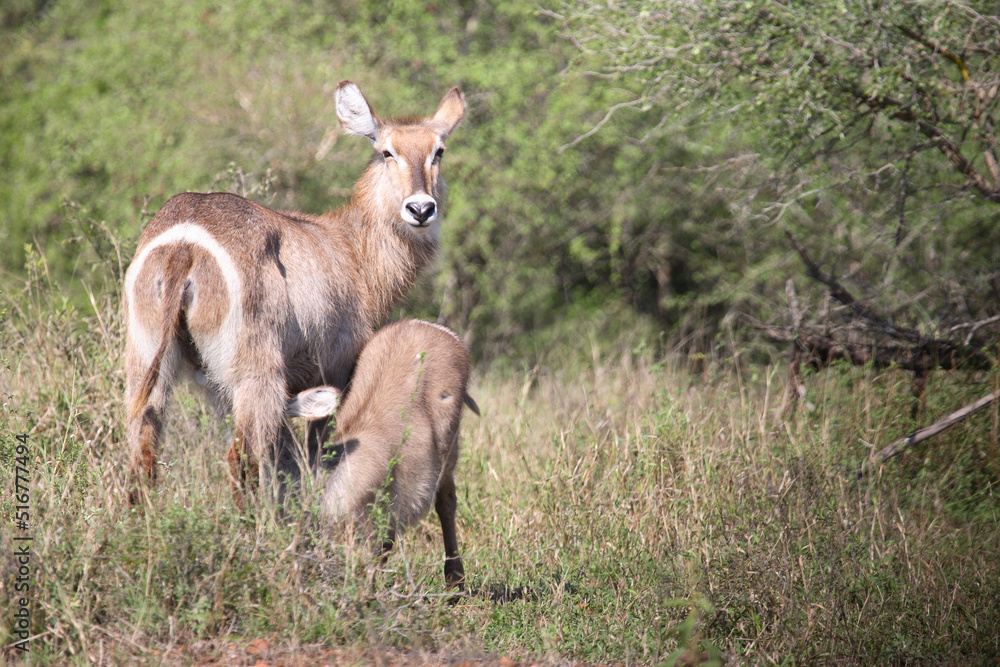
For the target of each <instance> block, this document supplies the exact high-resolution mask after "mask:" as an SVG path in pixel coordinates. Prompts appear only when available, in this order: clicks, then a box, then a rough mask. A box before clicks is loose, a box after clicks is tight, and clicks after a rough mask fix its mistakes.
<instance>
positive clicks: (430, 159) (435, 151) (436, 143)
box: [424, 137, 444, 169]
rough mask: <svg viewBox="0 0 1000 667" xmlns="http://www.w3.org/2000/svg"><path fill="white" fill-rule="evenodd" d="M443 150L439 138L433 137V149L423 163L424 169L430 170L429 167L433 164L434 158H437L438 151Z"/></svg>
mask: <svg viewBox="0 0 1000 667" xmlns="http://www.w3.org/2000/svg"><path fill="white" fill-rule="evenodd" d="M443 148H444V142H443V141H441V137H435V139H434V148H432V149H431V154H430V155H428V156H427V159H426V160H425V161H424V168H425V169H430V168H431V165H432V164H434V158H435V157H436V156H437V154H438V151H439V150H441V149H443Z"/></svg>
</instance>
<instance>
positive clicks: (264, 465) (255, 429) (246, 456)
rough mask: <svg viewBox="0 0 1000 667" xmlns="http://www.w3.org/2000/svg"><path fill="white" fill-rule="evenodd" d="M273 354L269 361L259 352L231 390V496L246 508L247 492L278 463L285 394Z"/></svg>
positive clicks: (283, 382)
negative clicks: (253, 362)
mask: <svg viewBox="0 0 1000 667" xmlns="http://www.w3.org/2000/svg"><path fill="white" fill-rule="evenodd" d="M265 349H267V348H265ZM275 356H276V359H274V360H271V361H272V363H271V364H268V363H267V359H266V357H265V356H264V355H260V356H258V358H257V359H255V360H254V361H255V364H256V367H255V368H254V372H253V373H248V375H247V376H246V377H245V378H244V380H243V381H242V382H241V383H240V385H239V386H238V387H237V389H236V391H234V392H233V433H234V435H235V437H234V438H233V444H232V446H231V447H230V448H229V456H228V459H229V471H230V474H231V475H232V484H233V499H234V500H235V501H236V505H237V506H238V507H240V508H241V509H245V508H246V501H247V496H248V494H249V495H256V491H257V489H258V488H260V486H261V485H263V484H264V483H265V482H266V481H267V479H266V477H267V475H266V474H265V473H266V472H271V473H274V472H275V466H276V464H277V461H276V460H275V454H276V453H277V445H278V443H277V440H278V435H279V432H280V429H281V425H282V423H283V421H284V413H285V403H286V402H287V394H286V391H285V378H284V375H283V373H282V370H281V366H280V363H281V359H280V355H275ZM271 477H273V475H271Z"/></svg>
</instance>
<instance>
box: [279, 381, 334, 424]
mask: <svg viewBox="0 0 1000 667" xmlns="http://www.w3.org/2000/svg"><path fill="white" fill-rule="evenodd" d="M339 406H340V392H339V391H337V390H336V389H335V388H333V387H313V388H312V389H306V390H305V391H302V392H299V393H298V394H297V395H296V396H295V397H294V398H292V400H290V401H288V405H287V406H286V407H285V416H287V417H302V418H303V419H310V420H312V419H322V418H324V417H329V416H330V415H332V414H333V413H335V412H336V411H337V408H338V407H339Z"/></svg>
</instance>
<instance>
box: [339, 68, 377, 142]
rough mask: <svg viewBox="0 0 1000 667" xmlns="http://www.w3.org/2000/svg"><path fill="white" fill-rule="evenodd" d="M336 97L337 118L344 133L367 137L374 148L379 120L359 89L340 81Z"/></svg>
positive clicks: (347, 82)
mask: <svg viewBox="0 0 1000 667" xmlns="http://www.w3.org/2000/svg"><path fill="white" fill-rule="evenodd" d="M336 97H337V118H339V119H340V124H341V125H342V126H343V128H344V132H347V133H348V134H357V135H360V136H362V137H368V140H369V141H371V142H372V145H373V146H374V145H375V142H377V141H378V128H379V120H378V116H376V115H375V112H374V111H372V108H371V105H370V104H368V100H366V99H365V96H364V95H362V94H361V89H360V88H358V87H357V85H355V84H353V83H351V82H350V81H341V82H340V85H338V86H337V96H336Z"/></svg>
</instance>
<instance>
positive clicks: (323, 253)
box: [124, 81, 465, 506]
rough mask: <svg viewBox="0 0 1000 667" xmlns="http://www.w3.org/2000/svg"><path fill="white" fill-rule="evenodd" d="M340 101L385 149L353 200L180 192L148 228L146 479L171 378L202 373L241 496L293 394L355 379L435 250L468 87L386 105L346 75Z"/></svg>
mask: <svg viewBox="0 0 1000 667" xmlns="http://www.w3.org/2000/svg"><path fill="white" fill-rule="evenodd" d="M336 108H337V117H338V118H339V119H340V123H341V125H342V127H343V129H344V131H345V132H346V133H348V134H357V135H362V136H365V137H367V138H368V139H369V140H370V141H371V143H372V146H374V148H375V155H374V157H373V159H372V161H371V163H370V164H369V165H368V168H367V169H366V170H365V172H364V174H363V175H362V176H361V178H360V179H359V180H358V182H357V184H356V185H355V188H354V195H353V197H352V199H351V201H350V202H349V203H348V204H347V205H346V206H344V207H343V208H341V209H339V210H336V211H332V212H329V213H326V214H324V215H318V216H315V215H308V214H304V213H298V212H278V211H272V210H270V209H267V208H264V207H263V206H260V205H258V204H255V203H253V202H251V201H248V200H246V199H243V198H242V197H237V196H235V195H231V194H221V193H216V194H194V193H188V194H180V195H177V196H175V197H173V198H171V199H170V200H169V201H168V202H167V203H166V204H164V206H163V208H161V209H160V211H159V212H158V213H157V214H156V216H155V217H154V218H153V220H152V221H151V222H150V223H149V227H148V228H147V229H146V230H145V232H143V234H142V237H141V238H140V239H139V246H138V248H137V249H136V254H135V257H134V259H133V260H132V264H131V265H130V266H129V269H128V272H127V273H126V275H125V285H124V307H125V315H126V321H127V327H128V334H127V339H126V344H125V374H126V400H127V405H128V441H129V450H130V470H131V474H132V476H133V482H132V483H133V484H134V483H135V482H136V481H138V482H141V481H142V480H149V481H155V477H156V466H155V459H156V456H157V450H158V446H159V440H160V437H161V434H162V429H163V420H164V415H165V411H166V407H167V402H168V399H169V397H170V393H171V389H172V387H173V385H174V383H175V382H176V379H177V377H178V376H179V374H180V372H181V371H186V372H188V373H190V372H193V373H194V377H195V379H196V380H198V381H200V383H201V384H205V385H206V386H207V388H208V390H209V393H210V396H211V397H212V399H213V403H215V404H216V405H218V406H220V408H221V410H222V411H224V412H229V411H231V412H232V419H233V431H234V439H233V443H232V446H231V447H230V450H229V456H228V460H229V465H230V471H231V473H232V483H233V490H234V495H235V498H236V501H237V503H238V504H239V505H240V506H242V505H243V501H244V493H245V491H246V488H247V487H248V486H250V487H252V486H254V485H256V484H257V483H259V482H263V481H264V480H265V470H264V469H265V467H266V466H258V463H259V462H261V461H264V462H267V461H272V462H273V461H274V460H276V459H277V458H280V457H283V456H284V454H280V455H277V456H276V452H274V450H275V449H276V443H277V442H278V441H279V439H281V440H282V441H284V439H285V438H284V437H283V435H284V434H287V431H286V430H285V429H284V426H283V425H284V421H283V415H284V410H285V404H286V402H287V400H288V397H289V395H292V394H295V393H297V392H299V391H302V390H303V389H305V388H307V387H313V386H316V385H320V384H328V385H332V386H334V387H336V388H338V389H344V388H345V386H346V385H347V382H348V379H349V378H350V375H351V369H352V368H353V366H354V362H355V359H356V358H357V355H358V353H359V352H360V350H361V348H362V346H363V345H364V343H365V341H366V340H368V338H369V337H370V336H371V334H372V332H373V331H374V328H375V327H376V326H377V325H378V324H379V322H381V321H382V320H383V319H384V318H385V317H386V316H387V315H388V313H389V311H390V310H391V309H392V308H393V307H394V306H395V305H396V304H397V303H398V302H399V301H400V299H401V298H402V297H403V295H404V294H405V293H406V292H407V290H408V289H409V288H410V287H411V286H412V285H413V283H414V282H415V280H416V278H417V276H418V274H419V273H420V271H421V269H422V268H424V266H426V265H427V264H428V263H429V262H431V261H432V260H433V259H434V257H435V255H436V253H437V251H438V249H439V242H438V225H439V216H440V211H441V204H442V198H443V195H444V182H443V181H442V179H441V176H440V162H441V156H442V154H443V153H444V141H445V139H446V138H447V137H448V135H449V134H450V133H451V132H452V130H454V129H455V127H456V126H457V125H458V123H459V121H461V120H462V116H463V115H464V113H465V99H464V97H463V96H462V92H461V90H459V89H458V88H453V89H452V90H451V91H450V92H448V94H447V95H445V96H444V98H443V99H442V100H441V103H440V104H439V105H438V108H437V111H436V112H435V113H434V115H433V116H431V117H429V118H406V119H401V120H383V119H381V118H379V117H378V116H377V115H375V113H374V112H373V111H372V109H371V107H370V106H369V104H368V102H367V100H366V99H365V97H364V96H363V95H362V94H361V91H360V90H359V89H358V87H357V86H356V85H355V84H353V83H351V82H349V81H343V82H341V83H340V85H339V86H338V87H337V92H336ZM258 473H259V477H258ZM137 493H138V487H133V489H132V490H131V492H130V494H129V500H130V502H131V503H135V502H136V501H137V498H138V496H137Z"/></svg>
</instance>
